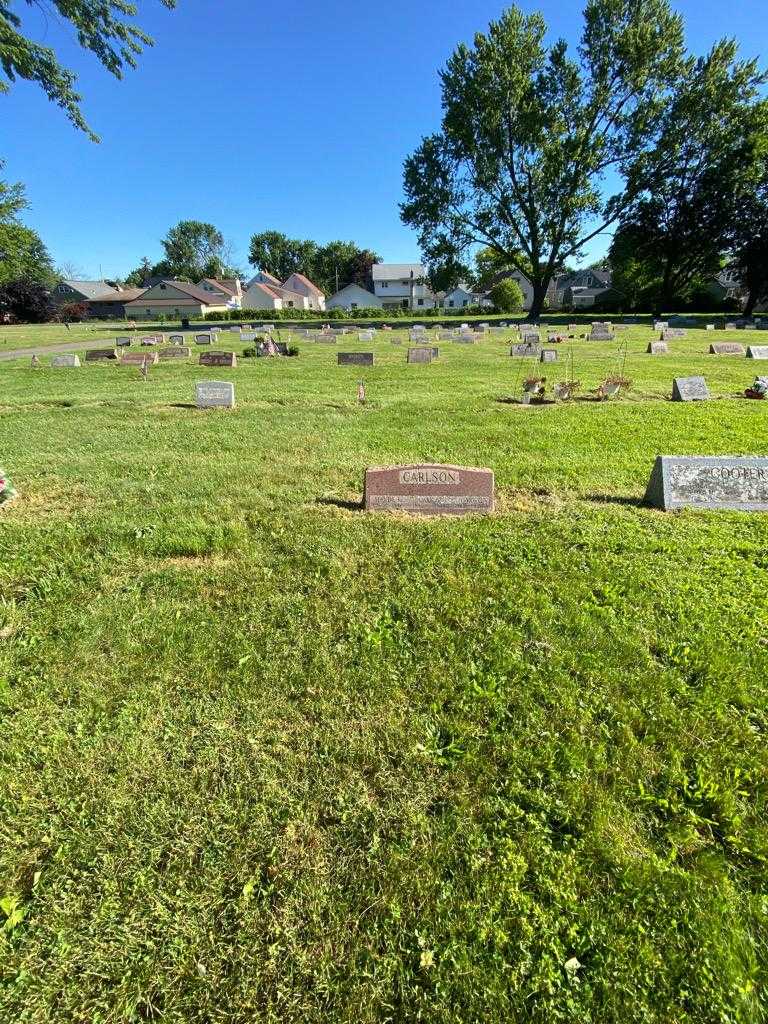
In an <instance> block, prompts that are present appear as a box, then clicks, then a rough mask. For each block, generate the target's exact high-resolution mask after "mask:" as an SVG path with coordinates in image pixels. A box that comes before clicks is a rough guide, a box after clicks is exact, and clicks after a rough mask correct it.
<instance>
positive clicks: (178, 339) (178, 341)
mask: <svg viewBox="0 0 768 1024" xmlns="http://www.w3.org/2000/svg"><path fill="white" fill-rule="evenodd" d="M184 341H185V338H184V335H183V334H169V335H168V344H169V345H183V344H184Z"/></svg>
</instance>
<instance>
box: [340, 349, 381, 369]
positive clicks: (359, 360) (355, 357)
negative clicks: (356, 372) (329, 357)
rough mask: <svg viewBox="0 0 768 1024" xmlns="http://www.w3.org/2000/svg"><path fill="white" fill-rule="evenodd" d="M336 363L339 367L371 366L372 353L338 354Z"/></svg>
mask: <svg viewBox="0 0 768 1024" xmlns="http://www.w3.org/2000/svg"><path fill="white" fill-rule="evenodd" d="M336 362H337V363H338V365H339V366H373V352H339V353H338V354H337V356H336Z"/></svg>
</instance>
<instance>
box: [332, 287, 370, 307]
mask: <svg viewBox="0 0 768 1024" xmlns="http://www.w3.org/2000/svg"><path fill="white" fill-rule="evenodd" d="M325 308H326V309H381V299H380V298H379V297H378V296H377V295H374V294H373V292H369V291H366V289H365V288H362V287H361V286H360V285H359V284H348V285H345V286H344V287H343V288H341V289H340V290H339V291H337V292H336V294H335V295H332V296H331V297H330V299H328V300H327V301H326V303H325Z"/></svg>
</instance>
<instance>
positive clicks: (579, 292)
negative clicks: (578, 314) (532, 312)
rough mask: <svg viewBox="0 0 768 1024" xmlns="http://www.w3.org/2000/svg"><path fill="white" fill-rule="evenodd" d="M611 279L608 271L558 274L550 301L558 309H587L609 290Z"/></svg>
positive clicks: (580, 271) (581, 271)
mask: <svg viewBox="0 0 768 1024" xmlns="http://www.w3.org/2000/svg"><path fill="white" fill-rule="evenodd" d="M612 278H613V275H612V274H611V271H610V270H574V271H572V272H570V273H568V274H559V275H558V276H557V277H556V278H555V282H554V297H553V299H552V300H550V301H551V302H552V305H553V306H555V307H556V308H558V309H561V308H562V307H563V306H573V308H574V309H585V308H589V307H590V306H594V304H595V301H596V300H598V299H600V298H602V297H604V293H605V292H607V291H609V290H610V289H611V281H612Z"/></svg>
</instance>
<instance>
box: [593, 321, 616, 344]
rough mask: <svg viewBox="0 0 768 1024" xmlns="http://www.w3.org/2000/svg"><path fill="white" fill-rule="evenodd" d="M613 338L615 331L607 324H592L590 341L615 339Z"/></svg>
mask: <svg viewBox="0 0 768 1024" xmlns="http://www.w3.org/2000/svg"><path fill="white" fill-rule="evenodd" d="M613 339H614V334H613V331H612V330H611V329H610V328H609V327H606V326H605V324H592V330H591V331H590V332H589V340H590V341H613Z"/></svg>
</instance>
